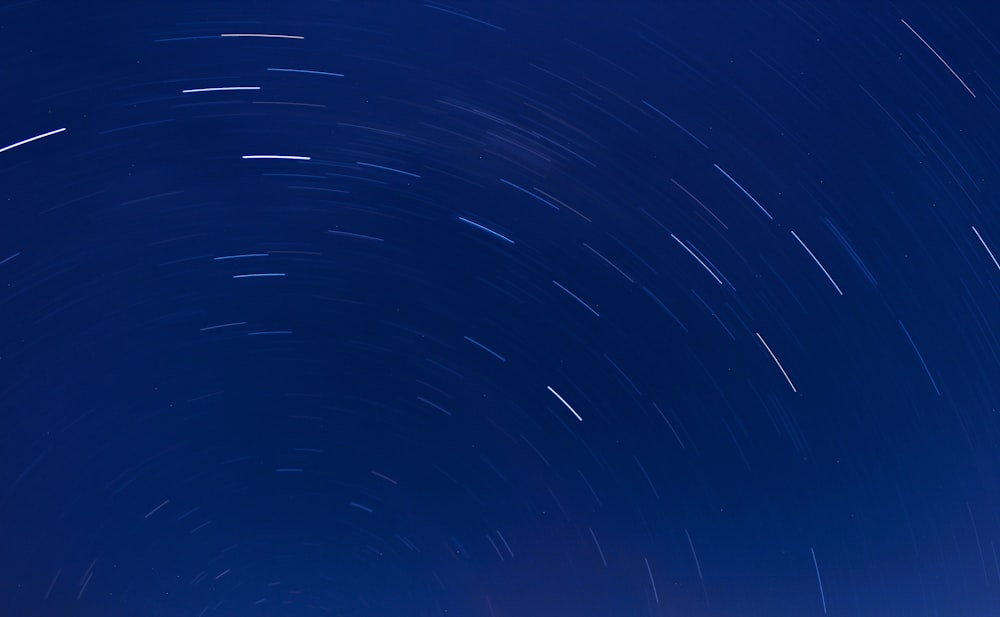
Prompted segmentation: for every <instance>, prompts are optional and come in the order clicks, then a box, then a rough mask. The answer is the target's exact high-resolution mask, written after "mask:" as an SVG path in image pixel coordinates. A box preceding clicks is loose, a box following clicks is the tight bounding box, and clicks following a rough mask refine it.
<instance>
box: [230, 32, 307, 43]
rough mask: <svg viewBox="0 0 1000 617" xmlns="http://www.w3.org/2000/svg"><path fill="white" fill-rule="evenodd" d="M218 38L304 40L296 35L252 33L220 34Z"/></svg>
mask: <svg viewBox="0 0 1000 617" xmlns="http://www.w3.org/2000/svg"><path fill="white" fill-rule="evenodd" d="M219 36H221V37H225V38H248V39H295V40H298V41H301V40H302V39H304V38H306V37H304V36H299V35H297V34H253V33H232V34H220V35H219Z"/></svg>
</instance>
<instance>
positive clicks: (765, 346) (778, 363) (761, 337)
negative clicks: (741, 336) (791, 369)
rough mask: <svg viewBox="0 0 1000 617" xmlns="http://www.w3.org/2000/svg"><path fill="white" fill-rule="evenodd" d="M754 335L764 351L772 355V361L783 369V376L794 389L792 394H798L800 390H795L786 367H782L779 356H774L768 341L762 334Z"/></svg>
mask: <svg viewBox="0 0 1000 617" xmlns="http://www.w3.org/2000/svg"><path fill="white" fill-rule="evenodd" d="M754 334H756V335H757V338H759V339H760V342H761V343H763V344H764V349H766V350H767V353H769V354H771V359H772V360H774V363H775V364H777V365H778V368H779V369H781V374H782V375H784V376H785V381H787V382H788V385H790V386H791V387H792V392H798V390H796V389H795V384H793V383H792V380H791V378H790V377H789V376H788V373H786V372H785V367H783V366H781V362H778V356H776V355H774V352H773V351H771V347H770V346H769V345H768V344H767V341H765V340H764V337H763V336H761V335H760V332H754Z"/></svg>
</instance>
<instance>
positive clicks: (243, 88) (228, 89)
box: [181, 86, 260, 94]
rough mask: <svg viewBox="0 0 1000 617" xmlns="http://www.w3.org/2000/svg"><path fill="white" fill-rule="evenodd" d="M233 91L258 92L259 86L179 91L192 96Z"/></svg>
mask: <svg viewBox="0 0 1000 617" xmlns="http://www.w3.org/2000/svg"><path fill="white" fill-rule="evenodd" d="M233 90H260V86H225V87H219V88H189V89H187V90H181V94H194V93H195V92H230V91H233Z"/></svg>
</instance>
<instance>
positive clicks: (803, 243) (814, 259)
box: [792, 231, 844, 295]
mask: <svg viewBox="0 0 1000 617" xmlns="http://www.w3.org/2000/svg"><path fill="white" fill-rule="evenodd" d="M792 235H793V236H795V239H796V240H798V241H799V244H801V245H802V248H804V249H805V250H806V252H807V253H809V256H810V257H812V259H813V261H815V262H816V265H817V266H819V269H820V270H822V271H823V274H825V275H826V278H827V280H828V281H830V284H831V285H833V288H834V289H836V290H837V293H839V294H840V295H844V292H843V291H841V290H840V286H839V285H837V283H836V282H834V280H833V277H832V276H830V273H829V272H827V271H826V268H824V267H823V264H821V263H820V262H819V259H817V258H816V255H814V254H813V252H812V251H811V250H809V247H808V246H806V243H805V242H803V241H802V238H800V237H799V235H798V234H797V233H795V232H794V231H793V232H792Z"/></svg>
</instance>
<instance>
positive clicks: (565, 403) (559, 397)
mask: <svg viewBox="0 0 1000 617" xmlns="http://www.w3.org/2000/svg"><path fill="white" fill-rule="evenodd" d="M545 387H546V388H548V389H549V392H551V393H552V394H554V395H555V397H556V398H557V399H559V402H560V403H562V404H563V405H565V406H566V409H568V410H569V411H570V413H572V414H573V415H574V416H576V419H577V420H579V421H580V422H583V418H581V417H580V414H578V413H576V410H575V409H573V406H572V405H570V404H569V403H567V402H566V399H564V398H563V397H562V396H560V395H559V393H558V392H556V391H555V390H553V389H552V386H545Z"/></svg>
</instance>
